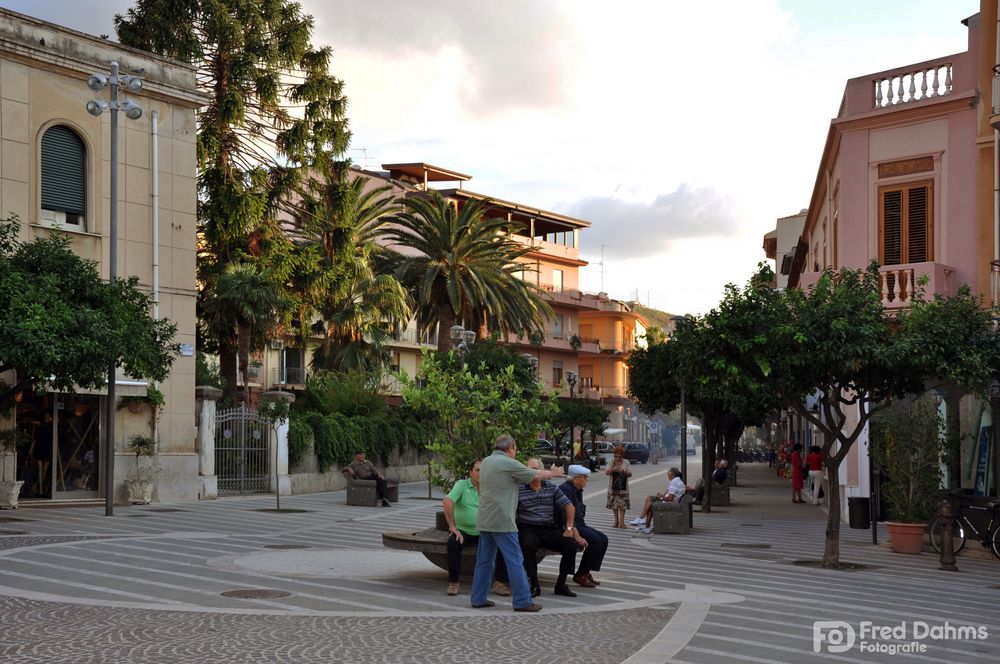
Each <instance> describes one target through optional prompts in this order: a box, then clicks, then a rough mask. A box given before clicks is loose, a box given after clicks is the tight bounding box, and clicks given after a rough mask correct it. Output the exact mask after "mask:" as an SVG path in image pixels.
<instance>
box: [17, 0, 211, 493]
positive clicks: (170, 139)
mask: <svg viewBox="0 0 1000 664" xmlns="http://www.w3.org/2000/svg"><path fill="white" fill-rule="evenodd" d="M112 61H116V62H118V63H119V65H120V67H121V73H122V74H135V75H138V76H140V77H141V79H142V81H143V88H142V90H141V91H139V92H138V93H131V92H130V93H129V94H128V97H129V98H131V99H132V100H133V101H134V102H135V103H136V104H138V106H139V107H141V109H142V116H141V117H140V118H139V119H136V120H133V119H126V117H125V113H120V114H119V163H118V174H119V191H118V242H117V245H118V246H117V254H118V276H119V277H120V278H124V277H126V276H129V275H136V276H138V277H139V281H140V284H141V287H142V288H145V289H152V288H153V282H154V263H158V271H157V272H158V281H159V284H158V286H159V292H158V300H159V307H158V309H159V315H160V316H161V317H165V318H169V319H170V320H172V321H173V322H175V323H176V324H177V326H178V334H177V336H176V337H175V340H176V341H178V342H180V343H181V344H184V351H183V352H182V357H178V358H177V359H176V361H175V362H174V368H173V371H172V373H171V375H170V378H169V379H168V380H167V381H166V382H165V383H163V384H162V385H160V386H159V389H160V390H161V391H162V392H163V393H164V394H165V397H166V404H165V407H164V408H163V414H162V416H161V419H160V421H159V425H158V438H159V459H158V463H159V465H160V467H161V472H160V474H159V478H158V487H159V498H160V499H162V500H176V499H196V498H197V497H198V491H199V488H200V482H199V478H198V473H199V468H198V457H197V453H196V450H195V419H194V411H195V396H194V373H195V368H194V353H193V347H194V343H195V298H196V291H195V222H196V218H195V215H196V168H195V139H196V130H197V126H196V121H195V109H196V108H198V107H199V106H201V105H202V104H203V103H204V102H205V99H204V97H203V96H201V95H200V94H199V93H198V91H197V87H196V82H195V73H194V70H193V69H192V68H190V67H188V66H186V65H184V64H181V63H177V62H174V61H170V60H167V59H164V58H160V57H157V56H154V55H151V54H149V53H145V52H143V51H139V50H136V49H131V48H126V47H124V46H121V45H119V44H116V43H114V42H111V41H108V40H106V39H100V38H97V37H93V36H90V35H86V34H83V33H79V32H75V31H73V30H69V29H66V28H63V27H60V26H57V25H54V24H51V23H47V22H44V21H40V20H37V19H34V18H31V17H29V16H24V15H22V14H17V13H15V12H11V11H8V10H5V9H0V138H2V142H0V214H2V215H3V216H8V215H10V214H12V213H13V214H17V215H18V216H19V217H20V219H21V222H22V224H23V226H22V229H21V235H20V239H21V240H24V241H30V240H31V239H32V238H34V237H38V236H44V235H47V234H49V233H51V232H52V230H53V229H55V228H58V229H60V230H61V231H62V232H65V233H67V234H68V235H69V237H70V239H71V243H72V247H73V249H74V251H76V252H77V253H79V254H80V255H81V256H83V257H85V258H89V259H93V260H95V261H97V263H98V265H99V270H100V272H101V274H102V276H103V277H105V278H107V277H108V256H109V246H110V245H109V238H110V234H109V223H110V222H109V204H110V196H111V188H110V172H111V164H110V156H109V150H110V118H109V114H108V113H103V114H101V115H100V116H99V117H94V116H92V115H90V114H89V113H88V112H87V110H86V108H85V105H86V103H87V102H88V101H89V100H92V99H95V98H96V97H97V96H99V95H100V94H101V93H95V92H92V91H91V90H90V89H88V87H87V78H88V77H89V76H90V75H92V74H105V75H107V74H108V73H109V67H110V63H111V62H112ZM123 92H124V91H123ZM103 94H104V95H105V96H106V95H107V91H106V90H105V92H104V93H103ZM154 146H156V147H157V149H156V150H154ZM154 152H155V153H156V154H157V159H156V160H155V161H154V159H153V155H154ZM154 212H155V213H158V222H157V228H156V229H155V230H156V231H158V233H157V232H154V228H153V224H154V219H157V214H154ZM157 236H158V240H157V242H156V243H155V244H154V240H153V238H154V237H157ZM154 248H156V249H157V250H158V253H157V251H154ZM2 378H4V376H0V379H2ZM7 378H9V376H8V377H7ZM116 389H117V393H118V395H119V396H122V395H129V394H132V395H136V394H145V390H146V384H145V383H144V382H140V381H136V380H133V379H130V378H128V377H125V376H120V377H119V380H118V381H117V387H116ZM104 394H106V392H101V391H91V392H86V393H85V392H83V391H81V392H78V393H75V394H58V393H52V392H50V393H47V394H43V395H40V396H36V395H27V396H25V397H24V398H23V400H22V401H21V402H20V403H19V405H18V408H17V410H16V413H15V418H16V421H17V427H18V428H19V429H21V430H22V431H24V432H25V433H26V434H28V435H29V436H32V437H35V436H36V434H37V431H38V428H39V427H40V426H41V423H42V421H43V420H44V419H45V416H46V415H47V414H48V415H51V416H52V418H53V421H54V426H53V431H54V432H55V434H54V435H53V437H52V441H51V443H50V444H51V450H38V451H36V454H41V455H43V456H44V455H47V454H51V455H52V459H53V461H52V464H51V466H50V467H49V469H48V471H47V473H45V475H47V477H45V478H44V480H43V481H42V485H43V486H41V487H40V486H39V485H38V480H37V478H36V479H35V482H34V483H33V484H34V487H33V488H44V489H45V493H44V496H43V497H44V498H46V499H48V498H51V499H56V500H58V499H96V498H99V497H100V496H103V495H105V490H106V488H105V479H104V476H103V472H102V470H101V469H103V468H104V463H103V459H104V456H105V455H106V454H107V452H108V449H109V446H108V442H107V440H106V437H107V433H106V431H107V426H106V420H105V413H106V410H105V408H104V405H105V401H106V397H105V396H104ZM116 412H117V415H116V423H115V440H114V441H113V447H114V451H115V454H116V457H117V459H116V462H115V466H116V468H117V469H118V470H117V472H116V473H115V486H114V495H115V496H116V497H117V498H118V499H119V500H121V499H122V498H123V497H124V487H123V482H124V480H125V479H126V478H127V477H128V469H130V468H131V467H132V464H134V463H135V457H134V456H133V455H131V454H128V453H126V451H125V446H126V443H125V441H126V440H127V439H128V438H129V437H130V436H132V435H135V434H144V435H149V432H150V426H149V424H150V423H149V411H148V409H146V410H145V412H144V413H140V414H132V413H129V412H128V411H126V410H119V411H116ZM35 444H36V445H38V444H40V443H39V442H38V441H36V443H35ZM98 460H100V462H99V463H98V462H97V461H98ZM24 462H25V459H21V460H20V463H19V464H18V469H17V472H18V474H19V475H22V474H24V473H27V472H28V470H27V469H28V468H29V467H28V466H27V465H26V464H25V463H24ZM10 467H11V465H10V464H8V468H10ZM31 488H32V487H26V489H28V491H27V492H25V491H24V490H22V496H23V495H26V494H31Z"/></svg>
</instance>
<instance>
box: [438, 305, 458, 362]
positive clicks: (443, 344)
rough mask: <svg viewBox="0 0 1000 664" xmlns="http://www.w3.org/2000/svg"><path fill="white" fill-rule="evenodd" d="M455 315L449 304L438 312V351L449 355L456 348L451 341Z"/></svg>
mask: <svg viewBox="0 0 1000 664" xmlns="http://www.w3.org/2000/svg"><path fill="white" fill-rule="evenodd" d="M455 321H456V318H455V313H454V312H453V311H452V310H451V305H449V304H448V303H447V302H446V303H445V304H444V305H442V307H441V309H440V311H438V351H440V352H442V353H447V352H448V351H449V350H453V349H454V348H455V344H454V343H452V341H451V327H452V325H454V324H455Z"/></svg>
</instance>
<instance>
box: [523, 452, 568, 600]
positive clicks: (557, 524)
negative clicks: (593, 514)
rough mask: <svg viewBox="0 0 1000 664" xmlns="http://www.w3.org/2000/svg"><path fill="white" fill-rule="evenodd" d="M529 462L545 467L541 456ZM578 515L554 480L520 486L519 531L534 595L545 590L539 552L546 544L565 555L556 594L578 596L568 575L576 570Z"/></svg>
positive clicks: (529, 466)
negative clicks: (541, 576) (569, 582)
mask: <svg viewBox="0 0 1000 664" xmlns="http://www.w3.org/2000/svg"><path fill="white" fill-rule="evenodd" d="M527 465H528V468H531V469H533V470H542V462H541V461H539V460H538V459H528V464H527ZM575 518H576V508H575V507H573V503H572V502H570V500H569V498H567V497H566V494H565V493H563V492H562V491H560V490H559V487H557V486H556V485H555V484H553V483H552V482H549V481H548V480H543V479H541V478H540V477H535V479H533V480H532V481H531V482H530V483H528V484H522V485H521V486H520V488H519V490H518V494H517V532H518V539H519V540H520V542H521V554H522V555H523V556H524V569H525V571H526V572H527V573H528V580H529V581H530V582H531V596H532V597H537V596H538V595H540V594H541V593H542V588H541V586H540V585H539V583H538V558H537V557H536V554H537V553H538V549H539V548H541V547H543V546H544V547H545V548H547V549H552V550H553V551H558V552H560V553H561V554H562V559H561V560H560V562H559V577H558V578H557V579H556V586H555V594H556V595H563V596H565V597H576V593H575V592H573V591H572V590H570V589H569V586H568V585H566V577H567V576H569V575H571V574H572V573H573V570H574V569H576V539H575V538H574V534H575V533H576V530H575V529H574V528H573V521H574V519H575Z"/></svg>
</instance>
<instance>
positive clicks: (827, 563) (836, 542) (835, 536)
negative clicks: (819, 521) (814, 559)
mask: <svg viewBox="0 0 1000 664" xmlns="http://www.w3.org/2000/svg"><path fill="white" fill-rule="evenodd" d="M823 463H824V465H825V466H826V475H827V477H829V478H830V482H829V484H830V492H829V493H828V494H827V500H828V501H829V505H830V513H829V514H828V515H827V519H826V548H825V549H824V550H823V567H832V568H834V569H836V568H838V567H840V462H839V461H837V460H836V459H831V458H829V457H827V458H826V459H824V460H823Z"/></svg>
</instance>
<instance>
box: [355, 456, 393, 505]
mask: <svg viewBox="0 0 1000 664" xmlns="http://www.w3.org/2000/svg"><path fill="white" fill-rule="evenodd" d="M344 470H345V472H346V473H347V474H348V475H350V476H351V477H353V478H355V479H359V480H375V497H376V498H378V499H379V500H380V501H381V502H382V506H383V507H392V503H390V502H389V499H388V498H387V497H386V489H387V487H388V484H386V481H385V478H384V477H382V474H381V473H379V472H378V471H377V470H375V464H373V463H372V462H371V461H368V460H367V459H365V453H364V452H363V451H361V450H358V451H357V452H355V453H354V461H352V462H351V463H349V464H347V468H345V469H344Z"/></svg>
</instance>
